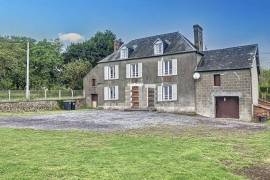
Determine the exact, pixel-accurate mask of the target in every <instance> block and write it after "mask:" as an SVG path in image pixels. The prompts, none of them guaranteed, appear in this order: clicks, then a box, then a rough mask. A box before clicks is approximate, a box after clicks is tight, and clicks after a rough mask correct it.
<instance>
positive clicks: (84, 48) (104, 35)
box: [63, 30, 116, 67]
mask: <svg viewBox="0 0 270 180" xmlns="http://www.w3.org/2000/svg"><path fill="white" fill-rule="evenodd" d="M115 38H116V36H115V34H114V33H112V32H111V31H109V30H106V31H105V32H97V33H96V34H95V35H94V36H93V37H92V38H90V39H89V40H87V41H85V42H83V43H78V44H71V45H70V46H69V47H68V48H67V51H66V52H65V53H64V54H63V55H64V61H65V63H69V62H74V61H76V60H83V61H88V62H89V63H90V64H91V65H92V66H93V67H94V66H95V65H96V64H97V62H98V61H99V60H101V59H103V58H104V57H106V56H108V55H109V54H111V53H112V52H113V42H114V40H115Z"/></svg>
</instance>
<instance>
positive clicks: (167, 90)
mask: <svg viewBox="0 0 270 180" xmlns="http://www.w3.org/2000/svg"><path fill="white" fill-rule="evenodd" d="M175 100H177V84H168V85H163V86H158V101H175Z"/></svg>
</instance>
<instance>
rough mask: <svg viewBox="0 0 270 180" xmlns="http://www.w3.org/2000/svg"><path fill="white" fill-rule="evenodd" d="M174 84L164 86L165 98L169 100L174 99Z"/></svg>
mask: <svg viewBox="0 0 270 180" xmlns="http://www.w3.org/2000/svg"><path fill="white" fill-rule="evenodd" d="M172 96H173V94H172V86H171V85H168V86H163V100H165V101H167V100H172Z"/></svg>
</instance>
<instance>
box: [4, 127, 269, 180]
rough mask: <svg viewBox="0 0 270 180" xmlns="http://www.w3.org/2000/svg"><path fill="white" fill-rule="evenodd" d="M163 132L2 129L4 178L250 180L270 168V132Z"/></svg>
mask: <svg viewBox="0 0 270 180" xmlns="http://www.w3.org/2000/svg"><path fill="white" fill-rule="evenodd" d="M162 131H164V132H162V135H159V134H157V133H151V131H140V132H136V131H133V132H129V133H90V132H77V131H72V132H71V131H69V132H64V131H37V130H26V129H21V130H17V129H0V178H1V179H55V178H56V179H58V178H62V179H84V178H85V179H245V178H246V177H244V175H245V173H244V170H243V169H245V168H247V167H251V166H253V165H260V164H262V163H263V164H268V163H269V165H270V162H268V160H269V159H270V151H269V149H270V141H269V139H270V132H269V131H263V132H257V133H248V134H246V133H243V132H234V133H226V134H223V133H222V132H213V133H211V134H208V135H205V134H204V135H202V134H201V133H197V132H198V131H197V130H195V129H194V131H193V130H190V131H186V132H184V133H182V134H174V135H172V134H171V133H170V132H171V131H170V129H167V130H166V129H163V130H162ZM165 131H168V132H167V133H166V132H165ZM202 131H204V130H202Z"/></svg>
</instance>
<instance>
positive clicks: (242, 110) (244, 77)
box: [196, 69, 253, 121]
mask: <svg viewBox="0 0 270 180" xmlns="http://www.w3.org/2000/svg"><path fill="white" fill-rule="evenodd" d="M200 74H201V78H200V79H199V80H196V112H197V113H198V114H200V115H203V116H208V117H215V114H216V110H215V97H216V96H237V97H239V115H240V118H239V119H240V120H244V121H251V120H252V114H253V112H252V111H253V105H252V80H251V72H250V69H246V70H231V71H212V72H200ZM214 74H220V75H221V86H214Z"/></svg>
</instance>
